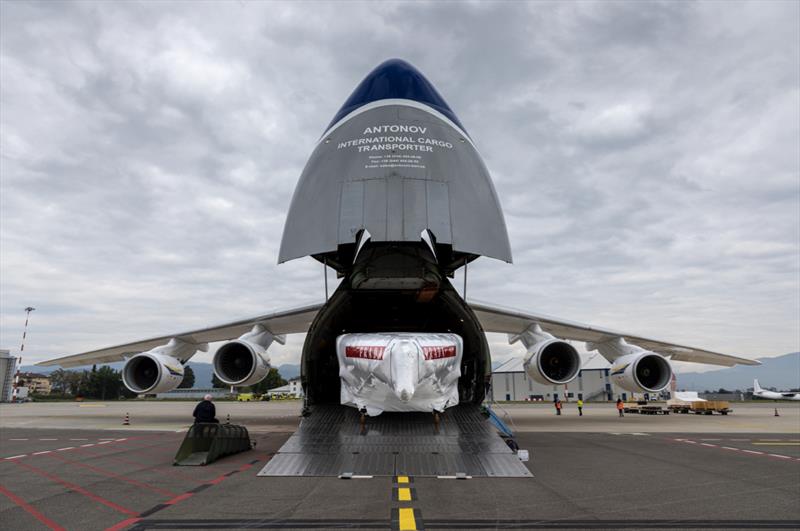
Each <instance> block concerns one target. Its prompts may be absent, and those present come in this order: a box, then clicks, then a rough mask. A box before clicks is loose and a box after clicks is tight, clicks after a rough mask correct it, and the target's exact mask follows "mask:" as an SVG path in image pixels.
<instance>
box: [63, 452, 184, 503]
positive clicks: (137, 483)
mask: <svg viewBox="0 0 800 531" xmlns="http://www.w3.org/2000/svg"><path fill="white" fill-rule="evenodd" d="M49 455H50V456H51V457H54V458H56V459H59V460H61V461H63V462H65V463H67V464H70V465H75V466H81V467H83V468H88V469H89V470H93V471H95V472H97V473H98V474H101V475H103V476H106V477H109V478H114V479H118V480H120V481H123V482H125V483H128V484H130V485H134V486H136V487H139V488H142V489H149V490H152V491H154V492H158V493H159V494H163V495H164V496H177V494H175V493H174V492H172V491H169V490H166V489H162V488H159V487H155V486H153V485H148V484H147V483H142V482H141V481H136V480H135V479H131V478H129V477H127V476H123V475H120V474H115V473H114V472H111V471H109V470H105V469H102V468H98V467H96V466H92V465H87V464H86V463H81V462H80V461H71V460H69V459H67V458H65V457H63V456H61V455H58V454H49Z"/></svg>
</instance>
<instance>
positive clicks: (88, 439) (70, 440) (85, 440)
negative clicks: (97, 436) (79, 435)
mask: <svg viewBox="0 0 800 531" xmlns="http://www.w3.org/2000/svg"><path fill="white" fill-rule="evenodd" d="M88 440H89V439H70V441H88Z"/></svg>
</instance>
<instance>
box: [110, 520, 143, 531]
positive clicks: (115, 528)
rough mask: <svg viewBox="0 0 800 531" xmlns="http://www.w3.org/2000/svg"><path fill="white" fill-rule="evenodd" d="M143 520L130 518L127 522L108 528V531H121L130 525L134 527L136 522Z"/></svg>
mask: <svg viewBox="0 0 800 531" xmlns="http://www.w3.org/2000/svg"><path fill="white" fill-rule="evenodd" d="M139 520H141V518H138V517H137V518H128V519H127V520H123V521H121V522H119V523H117V524H114V525H112V526H111V527H109V528H107V529H106V531H120V530H121V529H125V528H126V527H128V526H129V525H133V524H135V523H136V522H138V521H139Z"/></svg>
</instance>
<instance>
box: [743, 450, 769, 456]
mask: <svg viewBox="0 0 800 531" xmlns="http://www.w3.org/2000/svg"><path fill="white" fill-rule="evenodd" d="M742 451H743V452H746V453H748V454H756V455H764V452H756V451H755V450H742Z"/></svg>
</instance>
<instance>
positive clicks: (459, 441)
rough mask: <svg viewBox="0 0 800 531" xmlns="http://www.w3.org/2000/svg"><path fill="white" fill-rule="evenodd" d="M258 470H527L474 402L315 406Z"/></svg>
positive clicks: (519, 473)
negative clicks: (437, 414) (436, 414)
mask: <svg viewBox="0 0 800 531" xmlns="http://www.w3.org/2000/svg"><path fill="white" fill-rule="evenodd" d="M258 475H259V476H280V477H287V476H296V477H297V476H321V477H347V476H348V475H354V476H362V475H364V476H396V475H411V476H417V477H424V476H429V477H430V476H433V477H436V476H470V477H532V474H531V473H530V471H529V470H528V468H527V467H526V466H525V465H524V464H523V463H522V462H521V461H520V460H519V458H518V457H517V455H516V454H515V453H514V452H513V451H511V449H509V447H508V446H507V445H506V443H505V441H504V440H503V439H502V438H501V437H500V435H499V434H498V433H497V431H496V429H495V428H494V427H493V426H492V424H491V423H490V421H489V419H488V418H487V417H486V415H484V414H483V413H482V412H481V410H480V408H479V407H478V406H474V405H462V406H456V407H454V408H450V409H448V410H447V411H446V412H444V413H442V414H441V419H440V422H439V426H438V431H437V428H436V425H435V423H434V419H433V415H432V414H429V413H383V414H382V415H379V416H377V417H368V418H367V419H366V424H365V427H364V428H363V430H362V426H361V424H360V414H359V412H358V411H356V410H355V409H354V408H351V407H346V406H316V407H314V408H313V410H312V413H311V415H310V416H308V417H306V418H304V419H303V420H302V421H301V423H300V426H299V428H298V430H297V431H296V432H295V433H294V434H293V435H292V436H291V437H290V438H289V440H288V441H286V443H285V444H284V445H283V446H282V447H281V448H280V450H278V453H277V454H275V455H274V456H273V457H272V459H271V460H270V461H269V462H268V463H267V465H266V466H265V467H264V468H263V469H262V470H261V472H259V474H258Z"/></svg>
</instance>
